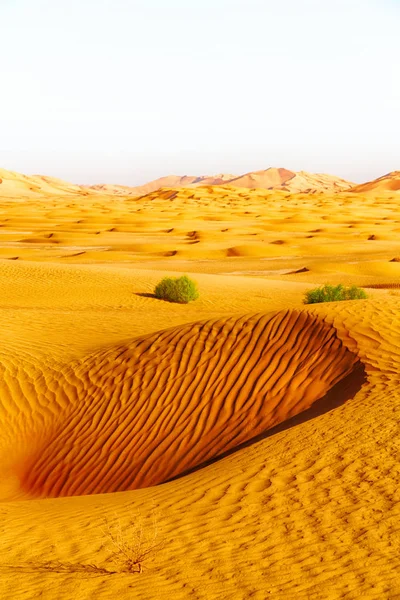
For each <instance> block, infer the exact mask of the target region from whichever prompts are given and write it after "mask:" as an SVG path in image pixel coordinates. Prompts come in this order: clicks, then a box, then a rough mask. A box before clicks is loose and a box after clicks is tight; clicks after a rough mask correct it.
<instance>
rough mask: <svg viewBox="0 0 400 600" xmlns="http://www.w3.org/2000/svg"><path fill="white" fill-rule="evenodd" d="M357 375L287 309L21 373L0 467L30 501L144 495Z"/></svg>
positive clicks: (333, 343) (11, 384)
mask: <svg viewBox="0 0 400 600" xmlns="http://www.w3.org/2000/svg"><path fill="white" fill-rule="evenodd" d="M14 360H15V361H16V360H17V359H16V358H14ZM358 367H359V360H358V357H357V356H356V354H354V353H353V352H351V351H350V350H349V349H348V348H347V347H346V346H345V345H344V344H343V342H342V341H341V340H340V339H339V338H338V336H337V332H336V329H335V327H334V326H333V325H329V324H327V323H326V322H324V320H322V319H321V318H320V317H319V316H316V315H313V314H308V313H307V312H301V311H290V310H289V311H282V312H278V313H272V314H261V315H260V314H259V315H250V316H244V317H240V318H238V317H234V318H230V319H220V320H213V321H207V322H200V323H195V324H190V325H185V326H180V327H175V328H173V329H169V330H166V331H162V332H159V333H156V334H153V335H149V336H146V337H142V338H139V339H137V340H135V341H133V342H132V343H130V344H127V345H124V346H118V347H111V348H108V349H106V350H102V351H100V352H95V353H93V354H91V355H90V356H88V357H87V358H86V359H84V360H82V361H79V362H75V363H73V364H70V365H66V366H61V367H58V368H57V369H56V368H49V367H46V368H43V371H36V372H35V371H34V370H32V369H31V370H30V369H28V368H26V367H25V370H23V369H24V367H23V366H22V365H14V367H13V368H7V369H4V371H3V386H2V387H3V392H2V402H3V406H2V410H3V412H4V417H3V422H4V423H5V432H6V434H7V435H4V437H3V442H2V446H0V456H1V458H2V460H3V457H4V460H3V464H6V463H7V465H8V466H7V470H6V471H7V473H8V474H9V473H10V472H11V473H13V474H14V476H16V477H17V479H18V482H19V490H20V494H21V495H23V496H25V497H58V496H71V495H82V494H93V493H103V492H114V491H122V490H130V489H136V488H141V487H147V486H151V485H155V484H158V483H161V482H163V481H166V480H168V479H170V478H172V477H174V476H176V475H179V474H181V473H184V472H186V471H187V470H189V469H192V468H193V467H195V466H197V465H200V464H202V463H203V462H205V461H207V460H209V459H211V458H213V457H217V456H218V455H221V454H222V453H224V452H226V451H228V450H230V449H232V448H235V447H236V446H238V445H239V444H242V443H243V442H246V441H247V440H249V439H251V438H253V437H255V436H256V435H258V434H260V433H261V432H263V431H266V430H268V429H270V428H271V427H273V426H275V425H277V424H278V423H281V422H282V421H284V420H286V419H288V418H290V417H292V416H294V415H296V414H298V413H300V412H302V411H304V410H306V409H307V408H309V407H310V406H311V405H312V404H313V403H314V402H315V401H316V400H318V399H321V398H323V397H324V396H325V395H326V394H327V393H328V392H329V390H332V388H333V387H334V386H335V385H336V384H338V382H340V381H341V380H343V379H344V378H346V377H348V376H349V375H350V374H351V373H354V372H355V371H356V370H357V369H358ZM6 459H7V460H6ZM3 470H4V467H3ZM5 476H6V475H3V477H5ZM16 495H17V494H16Z"/></svg>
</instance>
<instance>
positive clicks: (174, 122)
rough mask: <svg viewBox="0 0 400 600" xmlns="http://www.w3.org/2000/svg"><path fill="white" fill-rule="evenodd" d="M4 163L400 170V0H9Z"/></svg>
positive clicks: (2, 9)
mask: <svg viewBox="0 0 400 600" xmlns="http://www.w3.org/2000/svg"><path fill="white" fill-rule="evenodd" d="M0 24H1V33H0V55H1V59H2V60H1V68H0V167H2V168H5V169H10V170H14V171H20V172H23V173H27V174H33V173H42V174H46V175H52V176H55V177H60V178H63V179H66V180H68V181H71V182H75V183H121V184H127V185H137V184H141V183H144V182H146V181H149V180H151V179H155V178H157V177H159V176H162V175H168V174H179V175H185V174H188V175H201V174H215V173H220V172H227V173H234V174H242V173H245V172H248V171H252V170H258V169H266V168H268V167H270V166H274V167H285V168H287V169H292V170H306V171H311V172H326V173H331V174H334V175H339V176H342V177H344V178H347V179H350V180H353V181H366V180H369V179H373V178H375V177H378V176H380V175H383V174H385V173H387V172H389V171H393V170H399V169H400V33H399V31H400V0H68V1H67V0H65V1H62V0H0Z"/></svg>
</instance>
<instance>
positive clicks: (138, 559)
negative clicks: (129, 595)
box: [102, 514, 163, 573]
mask: <svg viewBox="0 0 400 600" xmlns="http://www.w3.org/2000/svg"><path fill="white" fill-rule="evenodd" d="M102 531H103V534H104V535H105V536H106V539H107V540H108V542H109V543H110V545H111V548H112V554H111V556H110V560H111V562H112V563H113V564H114V565H115V566H116V568H117V571H116V572H120V573H123V572H126V573H141V572H142V570H143V563H147V562H149V561H150V562H151V561H152V560H154V558H155V557H156V556H157V553H158V551H159V550H161V549H162V548H163V543H162V542H161V541H160V539H159V533H158V527H157V521H156V519H155V517H154V514H153V518H152V523H151V524H149V523H147V524H146V525H145V524H144V523H143V521H142V520H141V519H136V520H135V521H131V522H130V523H129V524H128V526H127V527H124V528H122V526H121V522H120V521H119V520H117V521H116V522H114V523H113V524H111V523H109V521H108V520H107V519H104V528H103V529H102ZM114 572H115V571H114Z"/></svg>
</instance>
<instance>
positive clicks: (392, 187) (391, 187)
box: [351, 171, 400, 194]
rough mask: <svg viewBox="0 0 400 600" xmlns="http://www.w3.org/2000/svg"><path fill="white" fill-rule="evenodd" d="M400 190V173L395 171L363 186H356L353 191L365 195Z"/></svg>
mask: <svg viewBox="0 0 400 600" xmlns="http://www.w3.org/2000/svg"><path fill="white" fill-rule="evenodd" d="M399 190H400V171H393V172H392V173H388V174H387V175H383V177H379V178H378V179H374V180H373V181H368V182H367V183H363V184H361V185H356V186H355V187H353V188H352V189H351V191H352V192H356V193H360V194H365V193H368V192H376V193H378V192H398V191H399Z"/></svg>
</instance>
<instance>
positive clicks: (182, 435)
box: [0, 170, 400, 600]
mask: <svg viewBox="0 0 400 600" xmlns="http://www.w3.org/2000/svg"><path fill="white" fill-rule="evenodd" d="M275 171H277V172H278V173H276V172H274V174H272V173H269V174H268V177H272V175H273V177H272V178H275V179H274V182H275V183H274V182H273V183H274V185H275V188H276V189H265V188H263V187H260V186H257V185H253V183H254V177H255V176H254V174H253V175H252V177H253V179H251V178H250V179H249V181H247V182H246V181H242V182H241V183H248V184H249V185H250V183H249V182H250V180H251V188H249V187H246V186H244V185H243V186H242V185H241V184H240V182H238V181H237V182H236V185H233V184H232V183H231V180H230V179H229V178H228V179H227V178H226V177H224V176H222V175H221V176H219V181H217V182H216V183H215V182H214V181H206V183H205V184H204V181H203V182H200V183H199V182H197V183H196V182H193V181H192V182H191V183H190V186H188V187H182V186H180V184H179V185H178V186H177V187H171V186H170V185H168V186H167V187H162V188H161V189H154V188H153V189H151V190H150V191H149V190H147V191H146V193H145V194H143V195H135V194H133V193H132V192H131V190H130V189H127V190H126V193H125V194H124V193H123V186H119V187H118V186H117V187H115V186H109V187H107V186H101V185H99V186H95V187H93V188H88V187H83V186H75V185H72V184H69V183H66V182H62V181H60V180H55V179H53V178H48V177H43V176H35V177H31V176H29V177H28V176H23V175H19V174H16V173H11V174H10V172H7V171H1V173H0V178H1V180H2V183H1V184H0V281H1V289H2V295H1V303H0V325H1V331H2V345H1V349H0V369H1V374H2V377H1V380H0V389H1V403H0V422H1V428H2V435H1V439H0V511H1V513H2V516H3V519H2V524H1V527H2V535H1V537H0V549H1V558H0V597H1V598H6V599H9V598H10V599H11V598H18V599H19V598H21V599H22V598H24V599H30V598H39V597H40V598H44V599H56V598H60V599H64V598H65V599H71V598H79V599H81V598H82V599H89V598H110V599H111V598H112V599H114V598H149V599H158V598H171V597H173V598H178V599H179V598H182V599H185V598H197V599H207V598H219V599H226V598H256V599H259V600H264V599H265V598H269V597H271V598H274V599H275V598H277V599H281V600H283V599H287V598H295V599H297V598H300V599H301V598H312V599H321V600H322V599H330V600H333V599H339V598H340V599H352V598H354V599H358V598H368V599H377V600H378V599H382V598H387V599H392V598H397V597H400V576H399V573H400V553H399V540H400V538H399V525H398V522H399V519H398V512H399V498H398V496H399V492H398V489H399V480H400V471H399V464H398V463H399V456H398V454H399V440H398V433H397V432H398V428H399V406H398V405H399V400H400V396H399V389H400V380H399V377H400V376H399V372H400V370H399V367H400V349H399V348H400V236H399V232H400V195H399V192H398V191H396V190H397V188H396V183H393V182H396V181H397V179H398V174H397V173H393V174H390V175H389V176H385V177H386V178H381V179H385V183H384V184H382V183H381V180H377V182H378V183H376V182H371V183H370V184H369V187H368V186H367V188H365V187H364V188H362V189H360V187H362V186H359V187H358V188H357V187H354V186H353V185H352V184H348V187H347V185H346V186H345V187H341V186H339V185H337V186H335V187H332V186H330V187H329V189H327V187H326V186H327V184H326V182H327V181H328V179H329V176H326V177H327V179H324V180H323V181H322V180H321V179H319V181H318V182H316V181H314V183H313V185H312V186H311V187H310V188H309V191H308V192H307V191H305V188H304V187H300V184H299V178H300V177H301V176H300V174H294V176H293V177H291V176H289V175H288V173H291V172H290V171H287V170H275ZM280 171H284V173H282V172H280ZM278 175H279V177H280V179H279V178H277V177H278ZM263 177H265V174H264V175H263ZM282 177H283V179H285V181H284V182H283V181H282ZM320 177H322V176H320ZM286 178H289V179H286ZM292 179H293V180H295V179H296V180H297V181H292V184H293V185H294V186H295V188H294V189H292V190H290V189H289V190H287V189H282V186H283V187H285V186H286V185H289V183H290V181H291V180H292ZM338 179H339V178H334V177H333V178H332V179H331V181H332V182H333V181H335V182H337V180H338ZM388 180H390V182H391V183H389V184H388V183H387V181H388ZM321 181H322V183H321ZM307 182H308V185H309V184H310V179H307ZM198 183H199V185H198ZM202 183H203V185H202ZM300 183H301V181H300ZM239 184H240V185H239ZM296 186H297V187H296ZM321 186H322V187H321ZM343 186H344V184H343ZM269 187H273V186H269ZM299 190H302V191H299ZM335 190H336V191H335ZM181 273H187V274H188V275H190V276H191V277H192V278H193V279H195V280H196V281H197V283H198V287H199V290H200V298H199V299H198V300H196V301H195V302H193V303H191V304H188V305H179V304H171V303H168V302H164V301H160V300H157V299H156V298H155V297H154V296H153V289H154V286H155V284H156V283H157V282H158V281H159V280H160V279H161V278H162V277H163V276H165V275H166V274H168V275H179V274H181ZM339 282H342V283H344V284H353V283H355V284H357V285H360V286H363V287H364V289H365V290H366V292H367V293H368V299H367V300H359V301H352V302H339V303H329V304H324V305H309V306H305V305H304V304H303V297H304V293H305V291H306V290H308V289H310V287H313V286H316V285H320V284H323V283H339ZM110 527H111V530H112V528H114V527H115V528H116V530H118V531H120V532H121V535H122V536H123V538H124V540H125V541H126V542H127V543H131V545H133V546H135V545H136V546H137V545H138V544H139V543H141V545H142V550H143V549H144V550H145V557H144V558H143V560H142V561H141V563H142V564H141V568H142V569H143V570H142V572H141V573H138V572H137V573H136V572H135V573H129V572H124V569H123V568H122V567H121V566H120V565H118V563H116V561H115V559H112V553H113V552H114V551H115V546H114V545H113V543H112V539H111V537H110V535H109V531H110V529H109V528H110ZM146 550H148V553H147V552H146Z"/></svg>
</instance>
